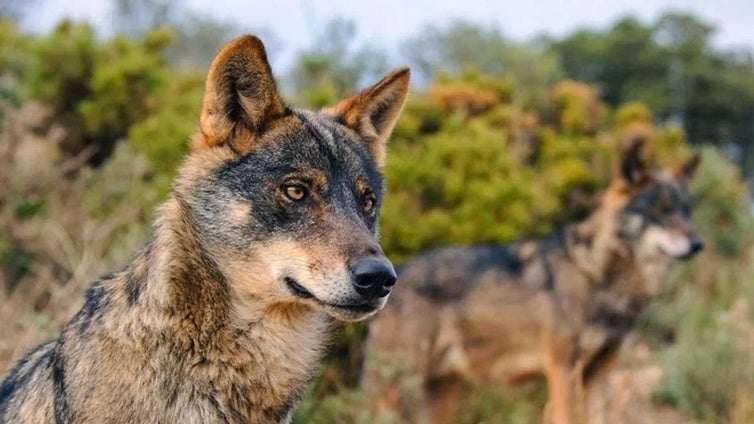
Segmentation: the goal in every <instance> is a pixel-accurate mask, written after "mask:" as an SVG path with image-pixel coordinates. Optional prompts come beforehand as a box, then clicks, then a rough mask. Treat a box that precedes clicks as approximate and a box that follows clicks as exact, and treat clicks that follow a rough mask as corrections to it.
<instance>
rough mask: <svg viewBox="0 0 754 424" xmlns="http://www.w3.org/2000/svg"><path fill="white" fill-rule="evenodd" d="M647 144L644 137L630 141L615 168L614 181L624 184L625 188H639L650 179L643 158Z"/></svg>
mask: <svg viewBox="0 0 754 424" xmlns="http://www.w3.org/2000/svg"><path fill="white" fill-rule="evenodd" d="M645 144H646V140H645V139H644V138H643V137H634V138H632V139H630V140H628V142H627V143H626V145H625V147H624V148H623V150H622V151H621V153H620V156H619V157H618V161H617V162H616V164H615V167H614V168H613V180H617V181H621V182H623V184H624V185H625V187H638V186H641V185H642V184H644V183H645V182H646V181H647V180H648V179H649V171H648V170H647V167H646V165H645V164H644V159H643V157H642V154H643V152H644V145H645Z"/></svg>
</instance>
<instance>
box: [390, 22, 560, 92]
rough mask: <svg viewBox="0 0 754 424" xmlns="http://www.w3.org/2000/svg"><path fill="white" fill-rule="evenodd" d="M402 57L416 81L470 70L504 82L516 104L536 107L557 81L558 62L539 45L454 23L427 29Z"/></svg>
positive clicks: (405, 48)
mask: <svg viewBox="0 0 754 424" xmlns="http://www.w3.org/2000/svg"><path fill="white" fill-rule="evenodd" d="M403 52H404V55H405V56H406V57H407V59H408V61H409V63H410V64H411V65H412V67H413V68H414V69H417V70H418V71H419V74H420V76H422V77H424V78H426V79H430V80H431V79H433V78H435V77H437V76H438V75H439V74H442V73H445V74H450V75H455V76H460V75H462V74H463V73H464V72H467V71H469V70H472V71H473V72H478V73H481V74H484V75H490V76H505V77H507V78H508V79H509V80H510V82H511V83H512V84H513V85H514V86H515V87H516V90H515V96H516V98H515V100H516V101H517V102H520V103H522V104H524V105H525V106H527V107H541V106H543V105H544V104H545V103H546V100H547V88H546V87H548V86H550V85H552V84H554V83H555V82H556V81H557V80H559V79H560V78H561V77H562V71H561V67H560V63H559V62H558V59H557V57H556V56H555V55H554V54H553V53H551V52H549V51H547V45H546V43H545V42H544V40H535V41H532V42H525V43H520V42H514V41H511V40H507V39H506V38H505V37H504V36H503V34H502V33H501V32H500V31H499V30H498V29H497V28H494V27H482V26H479V25H477V24H474V23H471V22H465V21H456V22H453V23H451V24H450V25H448V26H447V27H436V26H432V25H430V26H428V27H426V28H424V29H423V30H422V31H421V35H418V36H416V37H414V38H411V39H409V40H408V41H406V42H405V43H404V44H403Z"/></svg>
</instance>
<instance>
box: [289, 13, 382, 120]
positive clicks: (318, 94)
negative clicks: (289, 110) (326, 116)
mask: <svg viewBox="0 0 754 424" xmlns="http://www.w3.org/2000/svg"><path fill="white" fill-rule="evenodd" d="M355 36H356V26H355V25H354V23H353V22H351V21H347V20H343V19H338V18H336V19H333V20H331V21H330V22H329V23H328V24H327V25H326V26H325V28H324V30H323V31H322V32H321V33H320V34H319V35H318V36H317V37H316V39H315V40H314V43H313V45H312V47H311V48H310V49H309V50H305V51H303V52H301V53H299V55H298V57H297V58H296V60H295V62H294V65H293V68H292V70H291V72H290V76H289V78H290V80H291V82H292V84H293V88H294V90H295V92H297V93H299V96H300V97H301V98H302V100H303V101H304V102H305V103H307V104H308V105H310V106H315V107H320V106H325V105H328V104H331V103H332V102H334V101H335V100H336V99H338V98H341V97H343V96H344V95H346V94H350V93H352V92H354V91H355V90H357V89H358V88H359V87H360V86H362V85H365V84H366V83H368V82H373V80H374V81H376V80H377V79H379V78H380V77H381V76H383V75H384V74H385V73H386V72H387V68H388V67H387V57H386V55H385V53H384V52H383V51H381V50H379V49H377V48H375V47H372V46H369V45H365V46H361V47H358V48H356V47H354V44H353V40H354V38H355Z"/></svg>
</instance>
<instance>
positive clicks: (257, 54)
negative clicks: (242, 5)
mask: <svg viewBox="0 0 754 424" xmlns="http://www.w3.org/2000/svg"><path fill="white" fill-rule="evenodd" d="M284 114H285V105H284V104H283V101H282V99H281V98H280V95H279V94H278V91H277V87H276V86H275V80H274V79H273V77H272V71H271V70H270V64H269V62H268V61H267V53H266V52H265V50H264V45H263V44H262V42H261V41H260V40H259V39H258V38H257V37H255V36H253V35H244V36H242V37H239V38H237V39H235V40H233V41H231V42H230V43H228V44H227V45H226V46H225V47H223V49H222V50H221V51H220V53H218V55H217V57H216V58H215V60H214V61H213V62H212V65H211V66H210V68H209V73H208V75H207V84H206V88H205V92H204V101H203V103H202V112H201V117H200V120H199V128H200V131H201V134H202V136H203V137H197V139H196V141H195V143H194V144H195V145H194V147H198V148H200V147H213V146H216V145H218V144H222V143H226V142H229V143H234V144H243V143H249V142H250V141H251V139H252V138H253V136H254V135H255V134H259V133H261V132H263V131H264V129H265V127H266V126H267V124H268V123H269V122H270V121H271V120H273V119H275V118H277V117H280V116H282V115H284ZM231 147H233V148H234V149H236V150H237V151H243V150H244V149H245V148H247V147H249V146H244V145H238V146H237V145H233V146H231Z"/></svg>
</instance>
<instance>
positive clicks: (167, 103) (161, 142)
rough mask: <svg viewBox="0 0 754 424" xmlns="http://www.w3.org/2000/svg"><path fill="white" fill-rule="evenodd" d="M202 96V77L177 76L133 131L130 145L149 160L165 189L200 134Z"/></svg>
mask: <svg viewBox="0 0 754 424" xmlns="http://www.w3.org/2000/svg"><path fill="white" fill-rule="evenodd" d="M203 93H204V78H203V77H202V76H200V75H176V76H174V77H173V78H172V79H171V80H170V81H168V83H167V87H165V90H164V93H163V95H162V96H161V97H160V98H159V99H156V100H155V101H154V102H153V104H152V110H153V112H152V113H151V114H150V115H149V117H147V118H146V119H144V120H142V121H140V122H138V123H137V124H135V125H134V126H133V127H131V130H130V132H129V135H128V139H129V141H130V143H131V144H132V145H133V146H134V148H135V149H136V150H137V151H139V152H140V153H142V154H144V155H145V156H146V157H147V159H148V160H149V163H150V168H151V169H152V171H154V172H155V173H156V176H155V177H156V180H157V184H159V185H160V186H161V187H162V188H163V189H167V188H168V187H169V185H170V181H171V180H172V178H173V176H174V175H175V171H176V169H177V167H178V165H179V164H180V163H181V161H182V160H183V157H184V156H185V155H186V152H187V151H188V142H189V137H190V136H191V135H192V134H194V133H195V132H196V131H197V127H198V123H199V110H200V108H201V104H202V95H203Z"/></svg>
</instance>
